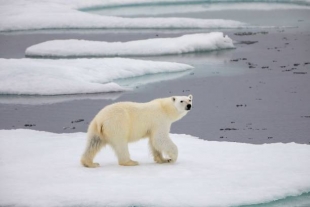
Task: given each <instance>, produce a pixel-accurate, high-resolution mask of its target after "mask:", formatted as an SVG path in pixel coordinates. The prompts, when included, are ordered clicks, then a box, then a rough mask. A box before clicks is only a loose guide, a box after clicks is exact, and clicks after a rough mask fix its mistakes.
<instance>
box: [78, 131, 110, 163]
mask: <svg viewBox="0 0 310 207" xmlns="http://www.w3.org/2000/svg"><path fill="white" fill-rule="evenodd" d="M105 145H106V142H105V141H104V140H102V139H101V138H100V137H98V136H96V135H89V138H88V141H87V146H86V149H85V152H84V154H83V155H82V158H81V163H82V165H84V166H85V167H90V168H95V167H99V163H94V162H93V160H94V157H95V156H96V154H97V153H98V152H99V150H100V149H101V148H102V147H103V146H105Z"/></svg>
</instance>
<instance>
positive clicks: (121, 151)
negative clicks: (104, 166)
mask: <svg viewBox="0 0 310 207" xmlns="http://www.w3.org/2000/svg"><path fill="white" fill-rule="evenodd" d="M110 144H111V146H112V148H113V149H114V151H115V154H116V156H117V158H118V164H119V165H123V166H135V165H138V164H139V163H138V162H137V161H133V160H131V159H130V154H129V150H128V143H127V142H118V143H110Z"/></svg>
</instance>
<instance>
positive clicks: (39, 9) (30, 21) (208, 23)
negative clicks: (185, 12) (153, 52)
mask: <svg viewBox="0 0 310 207" xmlns="http://www.w3.org/2000/svg"><path fill="white" fill-rule="evenodd" d="M80 3H81V1H74V0H73V1H59V0H48V1H38V0H29V1H22V0H16V1H2V2H1V4H0V19H1V21H0V31H18V30H37V29H96V28H97V29H98V28H104V29H107V28H110V29H111V28H117V29H126V28H127V29H128V28H129V29H132V28H134V29H136V28H141V29H143V28H144V29H145V28H156V29H159V28H160V29H173V28H174V29H176V28H242V27H247V25H246V24H244V23H242V22H239V21H233V20H223V19H192V18H122V17H113V16H100V15H94V14H90V13H86V12H82V11H79V10H78V8H79V4H80ZM123 3H124V2H123ZM102 4H104V3H102ZM83 5H84V6H86V5H90V6H91V5H92V6H93V5H100V2H99V1H90V3H89V4H88V3H85V4H82V6H83Z"/></svg>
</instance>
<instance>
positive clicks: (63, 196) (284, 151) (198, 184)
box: [0, 129, 310, 207]
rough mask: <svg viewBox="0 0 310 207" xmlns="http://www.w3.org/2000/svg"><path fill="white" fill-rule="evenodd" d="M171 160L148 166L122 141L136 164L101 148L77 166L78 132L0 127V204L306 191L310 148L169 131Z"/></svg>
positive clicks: (213, 199) (209, 201)
mask: <svg viewBox="0 0 310 207" xmlns="http://www.w3.org/2000/svg"><path fill="white" fill-rule="evenodd" d="M171 138H172V140H173V141H174V142H175V143H176V145H177V146H178V148H179V159H178V161H177V162H176V163H175V164H156V163H154V162H153V160H152V158H151V156H150V154H149V152H148V145H147V140H142V141H140V142H137V143H133V144H130V147H129V148H130V152H131V155H132V158H133V159H134V160H137V161H139V162H140V165H139V166H135V167H123V166H119V165H118V164H117V161H116V157H115V156H114V153H113V152H112V150H111V149H110V148H109V147H107V148H104V149H103V150H102V151H101V152H100V153H99V154H98V156H97V157H96V158H95V161H97V162H99V163H100V164H101V167H100V168H95V169H89V168H84V167H82V166H81V165H80V164H79V159H80V156H81V154H82V152H83V150H84V147H85V143H86V134H85V133H73V134H54V133H49V132H41V131H32V130H25V129H18V130H1V131H0V153H1V156H0V157H1V159H0V176H1V185H0V194H1V196H0V205H1V206H10V205H12V206H33V207H36V206H46V207H49V206H239V205H245V204H255V203H263V202H270V201H273V200H277V199H282V198H285V197H287V196H295V195H300V194H301V193H304V192H309V191H310V177H309V174H310V168H309V157H310V146H308V145H301V144H295V143H289V144H282V143H276V144H264V145H251V144H243V143H228V142H210V141H203V140H200V139H197V138H195V137H192V136H189V135H180V134H179V135H178V134H171Z"/></svg>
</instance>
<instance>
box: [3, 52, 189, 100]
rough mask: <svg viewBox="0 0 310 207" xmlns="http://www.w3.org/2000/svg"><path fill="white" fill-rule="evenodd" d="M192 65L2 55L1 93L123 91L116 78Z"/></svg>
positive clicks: (131, 60) (122, 59)
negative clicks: (9, 57)
mask: <svg viewBox="0 0 310 207" xmlns="http://www.w3.org/2000/svg"><path fill="white" fill-rule="evenodd" d="M192 68H193V67H192V66H189V65H185V64H179V63H170V62H156V61H145V60H134V59H126V58H106V59H76V60H40V59H0V94H19V95H21V94H24V95H60V94H81V93H101V92H114V91H123V90H126V89H125V88H123V87H121V86H119V85H118V84H116V83H113V82H112V81H113V80H116V79H121V78H129V77H136V76H142V75H146V74H155V73H162V72H178V71H184V70H188V69H192Z"/></svg>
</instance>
